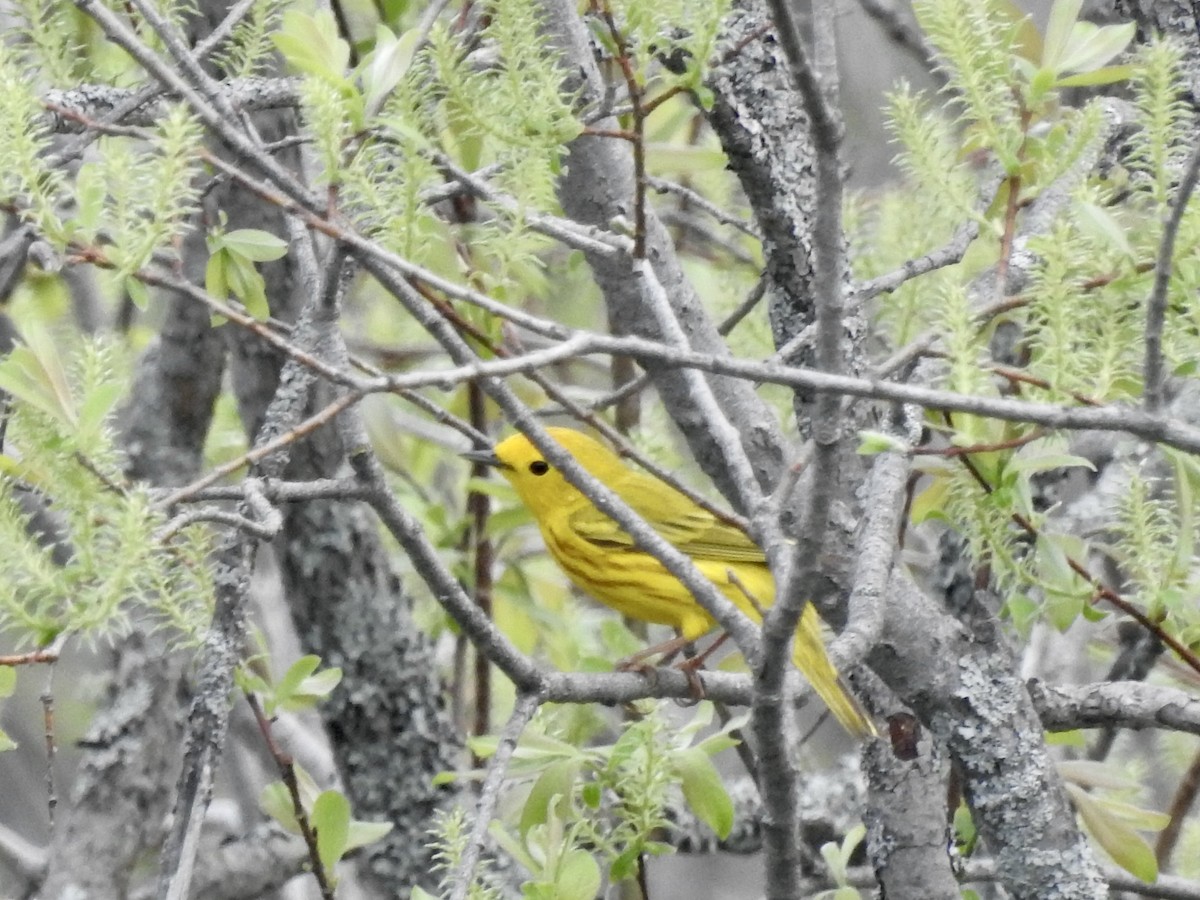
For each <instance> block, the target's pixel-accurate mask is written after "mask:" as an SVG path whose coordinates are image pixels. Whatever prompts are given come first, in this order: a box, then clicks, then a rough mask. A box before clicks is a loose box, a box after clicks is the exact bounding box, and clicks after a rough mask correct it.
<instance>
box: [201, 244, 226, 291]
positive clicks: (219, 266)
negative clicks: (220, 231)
mask: <svg viewBox="0 0 1200 900" xmlns="http://www.w3.org/2000/svg"><path fill="white" fill-rule="evenodd" d="M228 259H229V255H228V254H227V253H226V252H225V251H224V250H218V251H217V252H216V253H214V254H213V255H212V256H210V257H209V258H208V264H207V265H206V266H205V267H204V290H205V291H206V292H207V293H208V295H209V296H210V297H214V298H216V299H217V300H227V299H229V279H228V278H227V277H226V276H225V266H226V262H227V260H228Z"/></svg>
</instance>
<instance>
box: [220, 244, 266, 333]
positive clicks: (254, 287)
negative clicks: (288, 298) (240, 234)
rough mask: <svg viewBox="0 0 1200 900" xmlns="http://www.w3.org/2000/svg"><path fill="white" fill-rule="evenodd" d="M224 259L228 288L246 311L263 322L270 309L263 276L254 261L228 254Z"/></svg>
mask: <svg viewBox="0 0 1200 900" xmlns="http://www.w3.org/2000/svg"><path fill="white" fill-rule="evenodd" d="M226 259H227V262H226V264H225V277H226V278H227V280H228V282H229V290H230V291H231V292H232V293H233V295H234V296H235V297H237V298H238V299H239V300H241V301H242V305H243V306H245V307H246V312H248V313H249V314H250V315H252V316H253V317H254V318H256V319H258V321H260V322H265V321H266V320H267V319H269V318H270V317H271V310H270V308H269V307H268V305H267V290H266V284H265V283H264V282H263V277H262V276H261V275H259V274H258V270H257V269H256V268H254V263H252V262H250V260H248V259H246V258H245V257H241V256H237V255H235V254H229V255H228V256H227V257H226Z"/></svg>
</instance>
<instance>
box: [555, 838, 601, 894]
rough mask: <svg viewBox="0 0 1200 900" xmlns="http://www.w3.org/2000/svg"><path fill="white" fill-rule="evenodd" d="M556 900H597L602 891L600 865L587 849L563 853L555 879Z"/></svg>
mask: <svg viewBox="0 0 1200 900" xmlns="http://www.w3.org/2000/svg"><path fill="white" fill-rule="evenodd" d="M555 888H556V890H555V892H554V897H555V900H595V898H596V894H597V893H599V891H600V866H598V865H597V864H596V860H595V859H594V858H593V857H592V854H590V853H588V852H587V851H586V850H578V849H576V850H569V851H567V852H566V853H564V854H563V857H562V860H561V861H560V862H559V866H558V877H557V878H556V879H555Z"/></svg>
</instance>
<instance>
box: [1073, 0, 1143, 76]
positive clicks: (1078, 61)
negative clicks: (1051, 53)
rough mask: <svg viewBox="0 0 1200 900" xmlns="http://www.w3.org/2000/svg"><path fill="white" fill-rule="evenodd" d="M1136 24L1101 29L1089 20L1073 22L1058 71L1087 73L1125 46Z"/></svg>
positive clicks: (1122, 49)
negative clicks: (1073, 25)
mask: <svg viewBox="0 0 1200 900" xmlns="http://www.w3.org/2000/svg"><path fill="white" fill-rule="evenodd" d="M1071 2H1075V0H1071ZM1136 27H1137V26H1136V24H1135V23H1133V22H1126V23H1124V24H1123V25H1105V26H1104V27H1103V28H1101V27H1099V26H1097V25H1094V24H1092V23H1091V22H1076V23H1075V27H1074V28H1072V29H1071V39H1070V41H1069V42H1068V46H1067V48H1066V51H1065V53H1064V54H1063V57H1062V59H1061V60H1060V61H1059V64H1058V71H1059V72H1063V73H1066V72H1090V71H1092V70H1093V69H1098V68H1100V67H1101V66H1103V65H1105V64H1106V63H1108V62H1109V60H1111V59H1112V58H1113V57H1115V56H1116V55H1117V54H1119V53H1121V52H1123V51H1124V50H1125V48H1126V47H1128V46H1129V42H1130V41H1131V40H1133V35H1134V30H1135V29H1136Z"/></svg>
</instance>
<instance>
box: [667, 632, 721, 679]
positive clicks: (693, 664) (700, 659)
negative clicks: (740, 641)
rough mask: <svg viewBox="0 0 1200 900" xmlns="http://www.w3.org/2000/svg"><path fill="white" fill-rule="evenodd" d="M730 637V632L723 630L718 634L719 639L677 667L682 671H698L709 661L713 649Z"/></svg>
mask: <svg viewBox="0 0 1200 900" xmlns="http://www.w3.org/2000/svg"><path fill="white" fill-rule="evenodd" d="M728 639H729V634H728V633H727V632H724V631H722V632H721V633H720V634H719V635H717V639H716V640H715V641H713V642H712V643H711V644H709V645H708V647H707V648H706V649H705V651H704V652H703V653H697V654H696V655H695V656H691V657H688V658H687V659H685V660H684V661H683V662H681V663H679V664H678V665H676V666H675V668H677V669H678V670H679V671H680V672H689V671H690V672H693V673H694V672H696V670H697V669H702V668H703V667H704V664H705V663H706V662H708V658H709V657H710V656H712V655H713V651H715V650H716V649H717V648H718V647H720V646H721V645H722V644H723V643H725V641H727V640H728Z"/></svg>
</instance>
